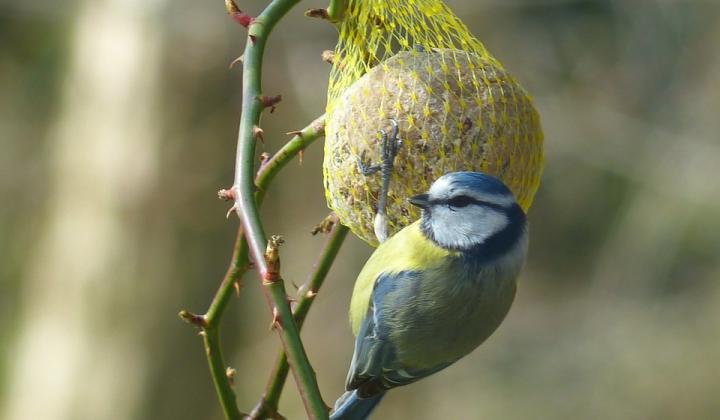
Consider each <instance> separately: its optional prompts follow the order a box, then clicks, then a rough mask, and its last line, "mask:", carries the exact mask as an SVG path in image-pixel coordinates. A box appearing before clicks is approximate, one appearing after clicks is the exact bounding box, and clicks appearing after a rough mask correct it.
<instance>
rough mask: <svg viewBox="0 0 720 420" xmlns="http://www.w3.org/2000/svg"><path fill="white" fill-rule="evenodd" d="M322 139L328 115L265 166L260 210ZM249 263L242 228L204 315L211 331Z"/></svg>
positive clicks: (259, 194) (259, 192)
mask: <svg viewBox="0 0 720 420" xmlns="http://www.w3.org/2000/svg"><path fill="white" fill-rule="evenodd" d="M323 135H325V115H321V116H319V117H317V118H315V119H314V120H313V121H312V122H311V123H310V124H308V125H307V126H306V127H305V128H303V129H302V130H300V131H299V132H297V134H295V135H294V136H293V137H292V138H291V139H290V140H289V141H288V142H287V143H285V145H284V146H283V147H282V148H280V150H278V151H277V152H276V153H275V154H274V155H273V157H272V158H270V159H269V160H268V161H267V162H265V164H264V165H263V166H262V167H261V168H260V170H259V171H258V173H257V176H256V177H255V185H256V186H257V191H256V192H255V201H256V202H257V205H258V206H260V205H262V202H263V199H264V198H265V193H266V192H267V190H268V188H269V187H270V184H271V183H272V181H273V180H274V179H275V176H276V175H277V174H278V173H279V172H280V170H281V169H282V168H284V167H285V166H286V165H287V164H288V163H289V162H290V161H291V160H293V159H294V158H295V156H297V155H298V154H299V153H300V152H301V151H303V150H305V148H307V147H308V146H310V145H311V144H313V143H314V142H315V141H316V140H317V139H319V138H320V137H322V136H323ZM248 262H249V261H248V244H247V241H245V236H244V235H243V230H242V227H240V228H239V229H238V233H237V237H236V239H235V247H234V252H233V258H232V262H231V263H230V267H229V268H228V271H227V273H226V274H225V277H224V278H223V281H222V283H221V284H220V288H219V289H218V291H217V293H216V294H215V297H214V298H213V300H212V303H211V304H210V307H209V308H208V310H207V312H206V313H205V317H206V319H207V325H208V328H212V327H214V326H216V325H218V324H219V323H220V319H221V318H222V315H223V313H224V312H225V307H226V306H227V304H228V302H229V301H230V297H232V292H233V287H234V284H235V283H237V282H238V281H239V280H240V277H241V276H242V275H243V274H244V273H245V272H246V271H247V269H248Z"/></svg>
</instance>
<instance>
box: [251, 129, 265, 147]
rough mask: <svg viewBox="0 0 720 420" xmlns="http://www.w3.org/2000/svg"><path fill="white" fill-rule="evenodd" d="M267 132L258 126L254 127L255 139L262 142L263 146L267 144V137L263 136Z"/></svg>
mask: <svg viewBox="0 0 720 420" xmlns="http://www.w3.org/2000/svg"><path fill="white" fill-rule="evenodd" d="M264 133H265V132H264V131H263V129H262V128H260V127H258V126H257V125H253V137H254V138H255V140H260V142H262V144H265V137H264V136H263V134H264Z"/></svg>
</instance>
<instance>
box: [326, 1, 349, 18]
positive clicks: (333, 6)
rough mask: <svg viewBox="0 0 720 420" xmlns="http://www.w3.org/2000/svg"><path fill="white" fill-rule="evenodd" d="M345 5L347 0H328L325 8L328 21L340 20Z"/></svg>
mask: <svg viewBox="0 0 720 420" xmlns="http://www.w3.org/2000/svg"><path fill="white" fill-rule="evenodd" d="M346 7H347V0H330V4H329V5H328V8H327V13H328V20H329V21H330V22H338V21H340V20H342V18H343V15H344V14H345V8H346Z"/></svg>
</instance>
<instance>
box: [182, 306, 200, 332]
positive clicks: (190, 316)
mask: <svg viewBox="0 0 720 420" xmlns="http://www.w3.org/2000/svg"><path fill="white" fill-rule="evenodd" d="M178 316H179V317H180V319H182V320H183V321H185V322H187V323H188V324H192V325H195V326H196V327H200V328H205V327H207V318H205V315H197V314H194V313H192V312H190V311H188V310H185V309H183V310H182V311H180V312H179V313H178Z"/></svg>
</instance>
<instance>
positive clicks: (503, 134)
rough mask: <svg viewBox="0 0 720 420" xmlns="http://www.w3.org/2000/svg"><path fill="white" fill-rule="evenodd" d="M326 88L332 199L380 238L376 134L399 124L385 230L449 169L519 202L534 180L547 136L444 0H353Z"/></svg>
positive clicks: (369, 237)
mask: <svg viewBox="0 0 720 420" xmlns="http://www.w3.org/2000/svg"><path fill="white" fill-rule="evenodd" d="M338 29H339V41H338V44H337V46H336V48H335V54H334V60H333V68H332V70H331V73H330V82H329V88H328V103H327V119H326V142H325V158H324V159H325V160H324V164H323V172H324V178H325V189H326V197H327V200H328V205H329V206H330V208H332V209H333V210H334V211H335V213H336V214H337V216H338V217H339V219H340V221H341V222H342V223H343V224H345V225H347V226H348V227H349V228H350V229H351V230H352V231H353V232H354V233H355V234H357V235H358V236H359V237H360V238H362V239H363V240H365V241H366V242H368V243H370V244H373V245H377V238H376V237H375V235H374V233H373V218H374V216H375V212H376V211H377V201H378V199H379V195H380V190H381V184H382V180H381V178H380V176H374V175H367V174H365V173H363V172H362V170H361V167H362V165H358V163H359V162H361V163H365V162H379V161H380V160H382V150H381V147H380V145H381V142H380V136H379V135H378V133H379V132H380V130H386V131H387V130H390V129H391V128H392V127H391V124H392V123H391V120H394V121H397V123H398V125H399V131H400V136H401V137H402V139H403V145H402V147H401V148H400V150H399V151H398V155H397V159H396V161H395V168H394V171H393V174H392V183H391V187H390V191H389V195H388V200H387V218H388V223H389V227H390V233H394V232H396V231H397V230H399V229H400V228H402V227H404V226H406V225H407V224H409V223H411V222H412V221H413V220H415V219H416V218H417V217H418V213H417V210H416V209H415V208H413V207H412V206H410V205H409V204H408V203H407V198H408V197H410V196H412V195H414V194H417V193H419V192H423V191H424V190H426V189H427V188H428V187H429V185H430V184H431V183H432V182H433V181H434V180H435V179H437V178H439V177H440V176H441V175H443V174H445V173H447V172H451V171H461V170H467V171H482V172H486V173H489V174H492V175H495V176H497V177H499V178H500V179H501V180H503V182H505V184H507V185H508V187H510V189H511V190H512V191H513V193H514V194H515V195H516V197H517V200H518V202H519V203H520V205H521V206H522V207H523V208H524V209H525V210H527V209H528V208H529V207H530V204H531V203H532V199H533V196H534V195H535V192H536V191H537V188H538V186H539V183H540V175H541V172H542V163H543V149H542V147H543V134H542V129H541V128H540V120H539V116H538V114H537V111H536V110H535V108H534V106H533V103H532V100H531V99H530V97H529V95H528V94H527V92H525V90H524V89H523V88H522V87H521V86H520V85H519V84H518V83H517V82H516V81H515V80H514V79H513V78H512V76H510V74H509V73H508V72H507V71H506V70H505V69H504V68H503V66H502V65H501V64H500V62H499V61H498V60H497V59H495V58H494V57H492V56H491V55H490V54H489V53H488V52H487V50H486V49H485V47H484V46H483V45H482V43H481V42H480V41H478V40H477V39H476V38H474V37H473V36H472V35H471V34H470V32H469V31H468V29H467V27H466V26H465V25H464V24H463V23H462V22H461V21H460V19H459V18H458V17H457V16H455V14H453V12H452V11H451V10H450V9H449V8H448V7H447V6H446V5H445V4H444V3H443V2H442V1H440V0H349V1H348V4H347V8H346V10H345V14H344V16H343V18H342V20H341V21H340V22H338Z"/></svg>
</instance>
